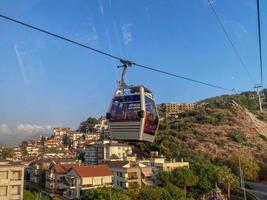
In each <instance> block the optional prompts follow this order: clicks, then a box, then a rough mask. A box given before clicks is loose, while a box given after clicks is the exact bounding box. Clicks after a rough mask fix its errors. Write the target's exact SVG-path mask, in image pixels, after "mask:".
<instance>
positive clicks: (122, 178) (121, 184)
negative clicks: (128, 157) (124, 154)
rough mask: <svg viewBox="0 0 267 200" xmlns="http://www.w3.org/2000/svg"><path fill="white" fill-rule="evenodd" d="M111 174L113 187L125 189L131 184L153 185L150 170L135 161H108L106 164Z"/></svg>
mask: <svg viewBox="0 0 267 200" xmlns="http://www.w3.org/2000/svg"><path fill="white" fill-rule="evenodd" d="M107 164H108V166H109V168H110V170H111V171H112V174H113V179H112V182H113V186H115V187H118V188H120V189H127V188H129V187H131V185H133V184H137V185H139V186H142V185H153V182H152V181H151V178H152V175H153V174H152V169H151V167H147V166H146V165H144V164H141V163H138V162H136V161H110V162H108V163H107Z"/></svg>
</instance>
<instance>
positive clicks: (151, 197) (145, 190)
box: [139, 186, 173, 200]
mask: <svg viewBox="0 0 267 200" xmlns="http://www.w3.org/2000/svg"><path fill="white" fill-rule="evenodd" d="M139 200H173V199H172V197H171V195H170V194H169V192H168V191H167V190H166V189H164V188H161V187H151V186H144V187H142V188H141V192H140V198H139Z"/></svg>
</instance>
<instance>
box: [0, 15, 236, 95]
mask: <svg viewBox="0 0 267 200" xmlns="http://www.w3.org/2000/svg"><path fill="white" fill-rule="evenodd" d="M0 17H1V18H3V19H6V20H8V21H12V22H14V23H17V24H20V25H22V26H25V27H28V28H30V29H33V30H36V31H39V32H42V33H45V34H48V35H50V36H53V37H55V38H58V39H61V40H64V41H66V42H70V43H72V44H75V45H78V46H80V47H83V48H86V49H89V50H91V51H94V52H96V53H99V54H102V55H105V56H108V57H110V58H113V59H116V60H119V61H120V62H122V63H127V64H130V65H135V66H138V67H141V68H144V69H147V70H151V71H155V72H158V73H162V74H165V75H168V76H172V77H176V78H180V79H183V80H187V81H191V82H194V83H198V84H201V85H205V86H209V87H213V88H216V89H221V90H224V91H228V92H229V91H230V92H233V93H234V92H237V91H236V90H235V88H233V89H230V88H225V87H222V86H219V85H215V84H211V83H207V82H203V81H199V80H195V79H192V78H188V77H185V76H181V75H177V74H174V73H171V72H167V71H163V70H160V69H156V68H152V67H149V66H146V65H142V64H138V63H135V62H133V61H129V60H125V59H122V58H120V57H118V56H114V55H112V54H110V53H107V52H105V51H101V50H99V49H96V48H93V47H91V46H88V45H85V44H82V43H80V42H77V41H74V40H72V39H69V38H67V37H64V36H61V35H58V34H55V33H52V32H50V31H47V30H44V29H41V28H39V27H36V26H33V25H30V24H28V23H25V22H22V21H20V20H17V19H14V18H11V17H8V16H6V15H2V14H0Z"/></svg>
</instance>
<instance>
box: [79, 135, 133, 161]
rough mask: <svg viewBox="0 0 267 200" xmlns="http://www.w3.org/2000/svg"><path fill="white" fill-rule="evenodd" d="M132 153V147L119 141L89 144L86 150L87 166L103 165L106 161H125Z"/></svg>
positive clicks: (102, 141)
mask: <svg viewBox="0 0 267 200" xmlns="http://www.w3.org/2000/svg"><path fill="white" fill-rule="evenodd" d="M131 153H132V147H131V146H130V145H127V144H123V143H118V142H117V141H111V140H101V141H97V142H96V143H95V144H89V145H87V147H86V148H85V156H84V157H85V163H86V164H101V163H104V162H106V161H109V160H112V159H117V160H124V159H126V158H127V155H128V154H131Z"/></svg>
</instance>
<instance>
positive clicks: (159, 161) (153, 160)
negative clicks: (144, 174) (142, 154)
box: [139, 152, 189, 172]
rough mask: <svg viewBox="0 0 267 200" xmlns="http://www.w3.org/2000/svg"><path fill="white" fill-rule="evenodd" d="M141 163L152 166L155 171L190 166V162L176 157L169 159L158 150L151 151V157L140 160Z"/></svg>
mask: <svg viewBox="0 0 267 200" xmlns="http://www.w3.org/2000/svg"><path fill="white" fill-rule="evenodd" d="M139 162H140V163H142V164H144V165H147V166H151V168H152V170H153V171H154V172H156V171H159V170H163V171H172V170H174V169H176V168H183V167H185V168H189V162H184V161H183V160H181V161H176V160H175V159H172V160H167V159H166V158H165V157H164V156H160V155H159V154H158V152H151V157H150V158H148V159H143V160H140V161H139Z"/></svg>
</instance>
